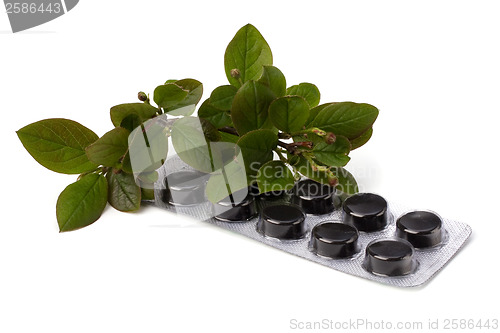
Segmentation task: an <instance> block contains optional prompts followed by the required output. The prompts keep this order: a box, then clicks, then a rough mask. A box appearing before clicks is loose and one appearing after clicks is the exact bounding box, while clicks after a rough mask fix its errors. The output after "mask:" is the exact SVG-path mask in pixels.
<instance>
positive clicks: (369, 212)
mask: <svg viewBox="0 0 500 333" xmlns="http://www.w3.org/2000/svg"><path fill="white" fill-rule="evenodd" d="M342 210H343V221H344V223H347V224H350V225H352V226H354V227H355V228H356V229H358V230H359V231H366V232H371V231H378V230H382V229H384V228H385V226H386V225H387V219H388V213H387V201H385V199H384V198H382V197H381V196H380V195H377V194H373V193H358V194H354V195H352V196H350V197H349V198H347V199H346V200H345V201H344V203H343V205H342Z"/></svg>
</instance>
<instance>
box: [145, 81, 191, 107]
mask: <svg viewBox="0 0 500 333" xmlns="http://www.w3.org/2000/svg"><path fill="white" fill-rule="evenodd" d="M188 92H189V91H188V90H184V89H182V88H181V87H179V86H178V85H177V84H175V83H167V84H164V85H161V86H158V87H156V89H155V91H154V97H153V100H154V101H155V103H156V104H157V105H158V106H159V107H162V108H164V109H166V110H168V109H169V108H172V107H174V106H176V105H177V104H179V103H180V102H181V101H183V100H184V99H185V98H186V97H187V95H188Z"/></svg>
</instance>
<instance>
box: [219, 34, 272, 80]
mask: <svg viewBox="0 0 500 333" xmlns="http://www.w3.org/2000/svg"><path fill="white" fill-rule="evenodd" d="M272 64H273V55H272V53H271V48H270V47H269V45H268V44H267V42H266V40H265V39H264V37H262V35H261V34H260V32H259V31H258V30H257V29H256V28H255V27H254V26H253V25H251V24H247V25H245V26H244V27H243V28H241V29H240V30H238V32H237V33H236V35H235V36H234V38H233V39H232V40H231V42H230V43H229V45H228V46H227V49H226V53H225V54H224V68H225V70H226V76H227V79H228V80H229V83H231V84H232V85H233V86H235V87H237V88H239V87H240V86H241V83H240V81H239V80H238V79H235V78H233V77H232V76H231V70H232V69H238V70H239V71H240V73H241V74H240V75H241V76H240V79H241V82H243V83H245V82H247V81H249V80H258V79H259V77H260V76H261V74H262V66H264V65H272Z"/></svg>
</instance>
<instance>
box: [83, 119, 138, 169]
mask: <svg viewBox="0 0 500 333" xmlns="http://www.w3.org/2000/svg"><path fill="white" fill-rule="evenodd" d="M129 134H130V132H129V131H128V130H126V129H125V128H122V127H116V128H114V129H112V130H111V131H109V132H108V133H106V134H104V135H103V136H102V138H100V139H99V140H97V141H96V142H94V143H93V144H91V145H90V146H88V147H87V149H85V151H86V153H87V157H88V158H89V160H91V161H92V162H94V163H96V164H100V165H104V166H107V167H113V166H116V165H118V164H119V163H120V162H121V160H122V159H123V158H124V157H125V154H126V153H127V150H128V136H129Z"/></svg>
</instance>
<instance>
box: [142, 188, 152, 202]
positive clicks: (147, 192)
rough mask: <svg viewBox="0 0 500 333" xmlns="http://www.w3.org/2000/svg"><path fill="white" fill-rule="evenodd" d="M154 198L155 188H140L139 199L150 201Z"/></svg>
mask: <svg viewBox="0 0 500 333" xmlns="http://www.w3.org/2000/svg"><path fill="white" fill-rule="evenodd" d="M154 199H155V190H154V189H152V188H141V200H142V201H145V200H147V201H150V200H154Z"/></svg>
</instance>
